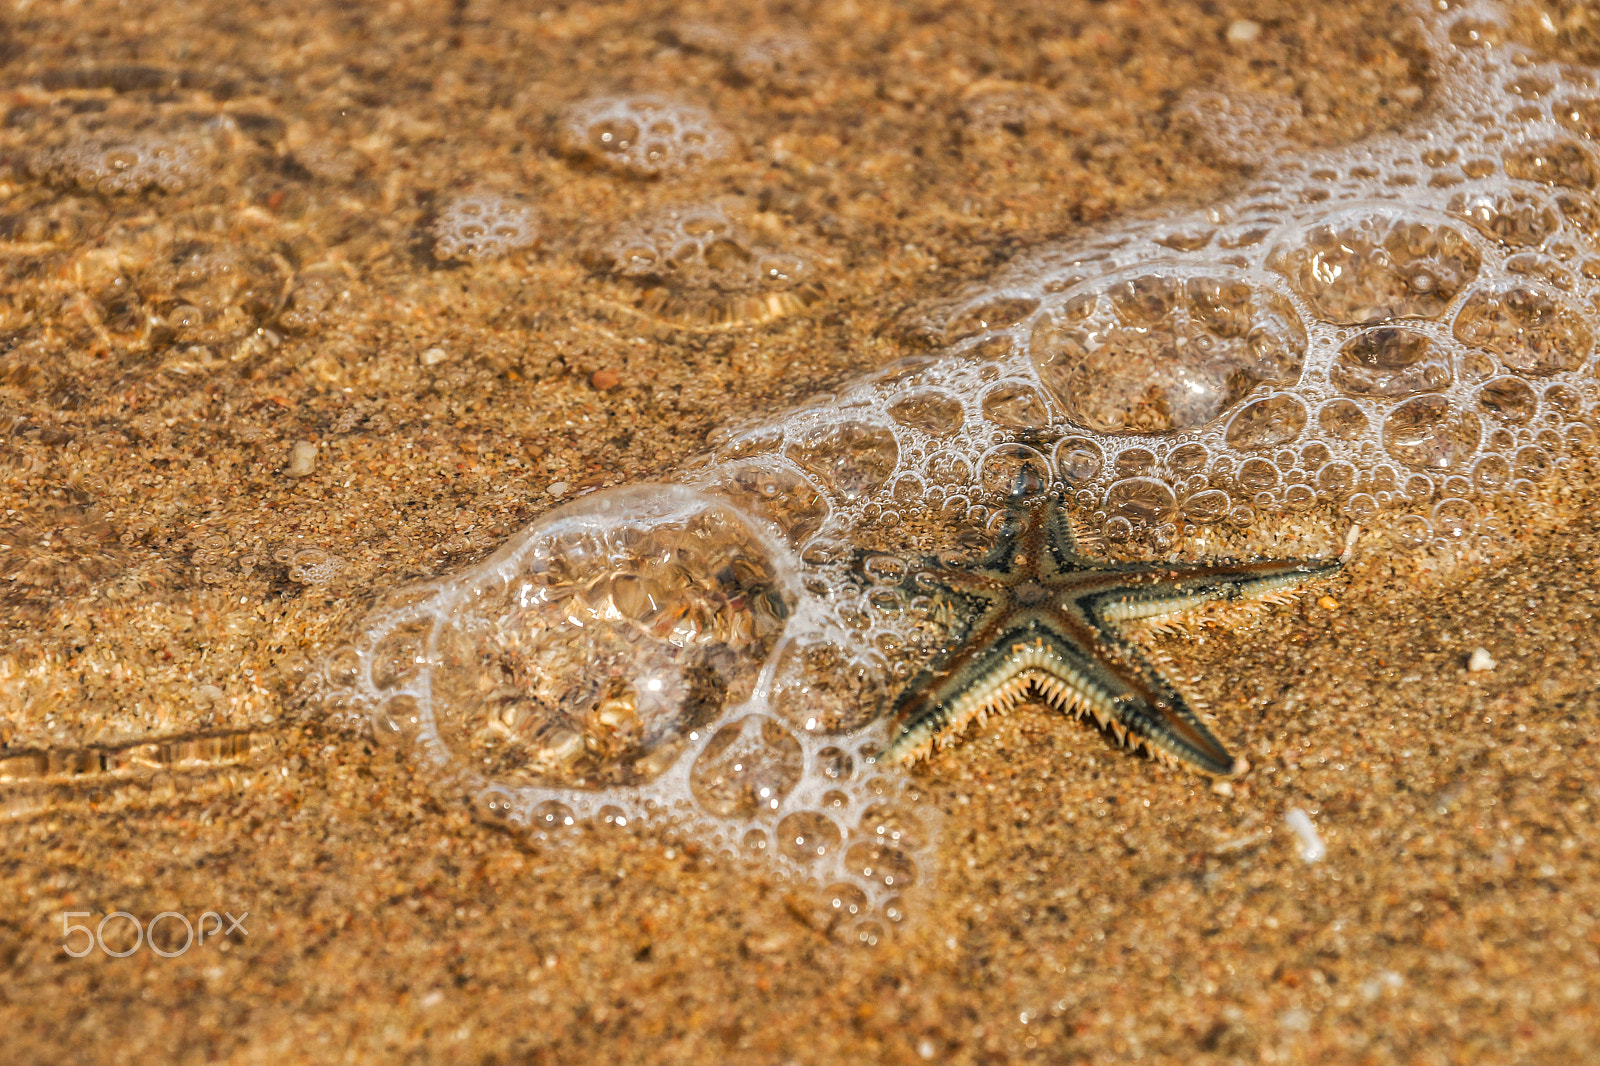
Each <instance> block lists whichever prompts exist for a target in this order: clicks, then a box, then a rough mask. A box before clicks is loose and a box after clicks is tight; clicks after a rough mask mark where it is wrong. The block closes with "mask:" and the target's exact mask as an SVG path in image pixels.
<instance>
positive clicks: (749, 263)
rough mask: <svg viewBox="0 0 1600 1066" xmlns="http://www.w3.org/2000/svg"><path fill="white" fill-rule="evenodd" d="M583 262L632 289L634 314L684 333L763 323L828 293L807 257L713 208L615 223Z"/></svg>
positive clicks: (684, 209) (700, 207) (693, 208)
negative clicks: (680, 328) (634, 292)
mask: <svg viewBox="0 0 1600 1066" xmlns="http://www.w3.org/2000/svg"><path fill="white" fill-rule="evenodd" d="M588 258H589V260H590V261H591V262H592V263H593V264H594V266H595V267H596V268H598V269H599V270H600V271H602V272H603V273H605V274H608V275H610V276H612V277H615V278H619V279H624V280H626V281H627V282H629V283H631V284H632V285H634V286H636V288H637V297H636V299H635V301H634V305H635V306H636V307H637V308H638V309H639V310H641V311H643V312H645V313H647V314H650V315H653V316H655V317H657V318H660V319H662V320H663V321H666V322H670V323H673V324H675V325H680V326H685V327H689V328H713V327H717V326H730V325H749V324H753V323H759V322H768V321H771V320H773V319H776V318H781V317H783V316H784V315H788V314H792V313H793V312H795V311H798V310H801V309H803V308H805V307H808V306H810V305H812V304H814V303H816V302H817V301H818V300H819V299H821V298H822V297H823V295H824V294H825V292H826V290H825V288H824V287H823V285H822V283H821V281H820V280H819V279H817V278H816V276H815V273H816V271H815V269H814V267H813V265H812V263H811V261H810V260H809V259H807V258H806V257H803V256H800V255H797V254H795V253H793V252H790V251H786V250H783V249H781V248H779V247H775V246H774V245H773V244H772V243H769V242H767V241H765V240H763V239H761V238H760V237H758V236H757V235H756V234H755V233H753V232H752V231H751V230H750V228H749V227H747V226H745V225H742V224H741V223H739V222H738V221H736V219H735V218H734V217H732V216H731V215H730V214H729V212H728V211H727V210H726V209H725V208H724V207H723V206H722V205H720V204H717V203H706V204H689V205H681V206H676V207H669V208H666V209H663V210H659V211H656V212H653V213H651V214H649V215H646V216H644V217H642V218H638V219H634V220H632V221H629V222H626V223H623V224H621V225H618V226H616V227H614V228H612V229H611V230H610V231H609V232H608V233H607V234H606V235H605V237H604V238H603V239H601V240H599V241H598V242H596V243H595V245H594V246H593V247H592V248H591V250H590V251H589V255H588Z"/></svg>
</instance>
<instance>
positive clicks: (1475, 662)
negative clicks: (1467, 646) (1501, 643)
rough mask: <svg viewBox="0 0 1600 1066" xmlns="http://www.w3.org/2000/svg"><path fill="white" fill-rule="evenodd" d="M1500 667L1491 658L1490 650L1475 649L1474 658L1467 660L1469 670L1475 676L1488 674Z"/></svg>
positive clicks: (1473, 651) (1473, 650)
mask: <svg viewBox="0 0 1600 1066" xmlns="http://www.w3.org/2000/svg"><path fill="white" fill-rule="evenodd" d="M1499 665H1500V664H1499V663H1497V662H1495V661H1494V659H1493V658H1491V657H1490V655H1489V649H1488V648H1473V649H1472V656H1471V658H1469V659H1468V660H1467V669H1468V670H1470V671H1472V672H1473V673H1475V674H1483V673H1488V672H1489V671H1490V670H1493V669H1494V668H1495V667H1496V666H1499Z"/></svg>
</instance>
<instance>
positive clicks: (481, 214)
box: [432, 192, 539, 261]
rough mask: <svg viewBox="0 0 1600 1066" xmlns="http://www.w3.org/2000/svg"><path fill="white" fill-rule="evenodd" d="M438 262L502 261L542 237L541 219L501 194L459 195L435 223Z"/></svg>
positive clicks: (445, 207)
mask: <svg viewBox="0 0 1600 1066" xmlns="http://www.w3.org/2000/svg"><path fill="white" fill-rule="evenodd" d="M432 228H433V254H434V257H435V258H438V259H472V260H479V261H481V260H487V259H499V258H500V257H501V256H505V255H509V254H510V253H511V252H514V251H517V250H519V249H522V248H526V247H528V246H529V245H531V244H533V242H534V241H535V240H537V239H538V237H539V226H538V220H537V218H536V217H535V215H534V212H533V209H532V208H531V207H529V206H528V205H526V204H523V203H519V202H518V201H516V200H514V199H512V198H510V197H508V196H503V195H500V194H498V193H488V192H478V193H471V194H469V195H465V196H457V197H455V198H453V199H451V200H450V201H449V202H447V203H446V204H445V205H444V207H443V208H442V209H440V211H439V214H438V216H437V217H436V218H435V219H434V220H433V227H432Z"/></svg>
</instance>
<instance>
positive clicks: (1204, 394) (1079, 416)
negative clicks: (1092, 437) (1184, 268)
mask: <svg viewBox="0 0 1600 1066" xmlns="http://www.w3.org/2000/svg"><path fill="white" fill-rule="evenodd" d="M1305 350H1306V337H1305V332H1304V331H1303V330H1302V329H1301V327H1300V323H1299V320H1298V318H1297V316H1296V315H1295V314H1294V312H1293V309H1292V308H1290V306H1289V305H1288V302H1287V301H1286V300H1284V299H1283V298H1282V297H1281V296H1279V295H1278V294H1276V293H1274V292H1272V291H1271V290H1268V289H1264V288H1263V287H1262V286H1260V285H1259V284H1257V283H1254V282H1252V281H1251V280H1249V279H1248V278H1246V277H1245V276H1243V275H1239V274H1234V273H1232V272H1229V271H1225V270H1217V269H1214V268H1213V269H1210V270H1207V271H1205V272H1203V273H1198V274H1194V273H1189V272H1180V271H1174V270H1159V269H1156V270H1141V271H1137V272H1132V273H1130V274H1129V275H1126V276H1122V277H1115V278H1103V279H1100V280H1097V281H1095V282H1092V283H1089V284H1085V285H1084V286H1082V287H1081V288H1080V289H1079V290H1077V291H1076V292H1073V293H1072V294H1071V295H1070V296H1069V297H1068V298H1067V299H1066V300H1064V301H1063V302H1061V303H1060V304H1059V305H1058V306H1057V307H1056V309H1055V310H1054V311H1053V313H1052V314H1050V315H1049V316H1048V317H1045V318H1043V319H1042V320H1041V321H1040V323H1039V326H1038V328H1036V329H1035V330H1034V332H1033V337H1032V340H1031V343H1030V354H1031V355H1032V357H1033V363H1034V366H1035V367H1036V368H1037V369H1038V372H1039V377H1040V379H1041V380H1042V381H1043V382H1044V384H1045V385H1046V386H1047V387H1048V388H1049V389H1050V390H1051V392H1052V393H1053V395H1054V397H1055V399H1056V400H1057V402H1059V403H1060V404H1061V405H1062V407H1063V408H1064V409H1065V410H1066V411H1067V414H1068V417H1069V418H1071V420H1072V421H1073V422H1076V423H1077V424H1079V425H1081V426H1085V427H1087V428H1090V429H1095V430H1099V431H1100V432H1102V433H1173V432H1176V431H1178V430H1183V429H1188V428H1190V427H1193V426H1200V425H1204V424H1205V423H1207V422H1210V421H1211V420H1213V419H1215V418H1216V417H1217V416H1218V415H1220V414H1221V413H1222V412H1223V411H1226V410H1227V409H1228V408H1230V407H1232V406H1233V405H1234V404H1235V403H1237V402H1238V401H1239V400H1240V399H1242V398H1243V397H1244V395H1245V394H1246V393H1248V392H1249V391H1250V390H1251V389H1253V388H1255V387H1256V386H1257V385H1259V384H1262V383H1264V382H1265V383H1273V384H1284V385H1288V384H1293V383H1294V382H1296V381H1298V380H1299V378H1300V370H1301V365H1302V362H1303V360H1304V358H1305Z"/></svg>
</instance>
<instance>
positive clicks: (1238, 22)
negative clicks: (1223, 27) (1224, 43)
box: [1228, 19, 1261, 44]
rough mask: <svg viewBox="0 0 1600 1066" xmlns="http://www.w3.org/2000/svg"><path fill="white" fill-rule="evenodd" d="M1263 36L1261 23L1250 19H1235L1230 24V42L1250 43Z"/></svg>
mask: <svg viewBox="0 0 1600 1066" xmlns="http://www.w3.org/2000/svg"><path fill="white" fill-rule="evenodd" d="M1260 36H1261V23H1259V22H1253V21H1251V20H1250V19H1234V20H1233V22H1232V23H1231V24H1230V25H1229V26H1228V43H1229V44H1250V43H1252V42H1254V41H1255V39H1256V38H1257V37H1260Z"/></svg>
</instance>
